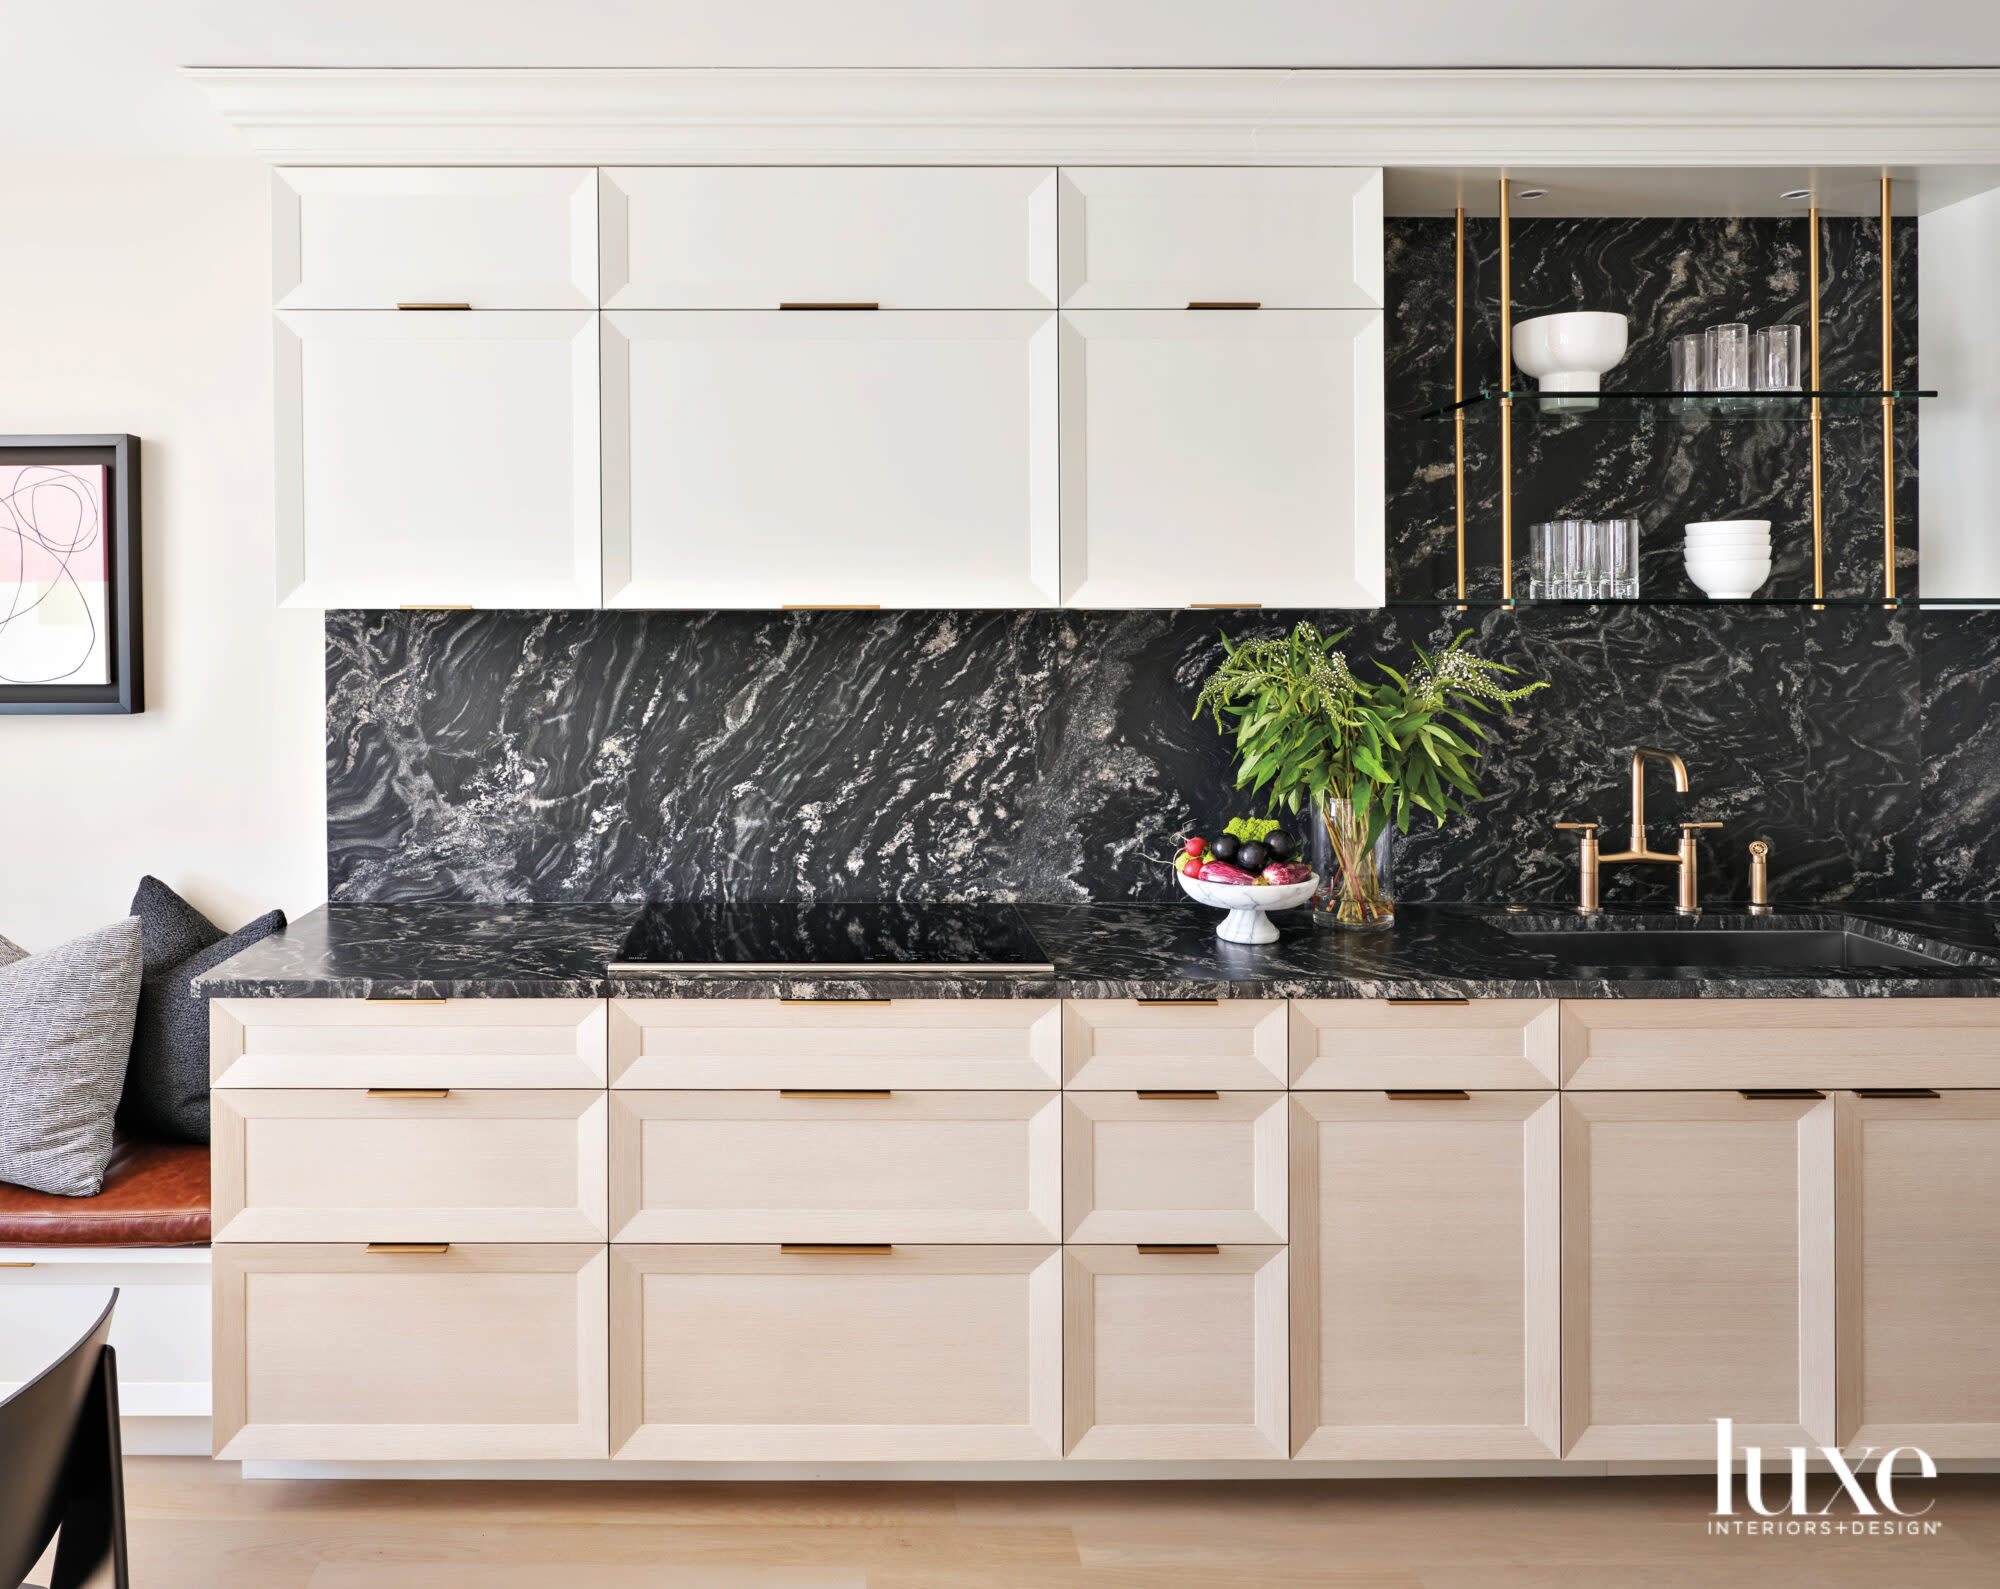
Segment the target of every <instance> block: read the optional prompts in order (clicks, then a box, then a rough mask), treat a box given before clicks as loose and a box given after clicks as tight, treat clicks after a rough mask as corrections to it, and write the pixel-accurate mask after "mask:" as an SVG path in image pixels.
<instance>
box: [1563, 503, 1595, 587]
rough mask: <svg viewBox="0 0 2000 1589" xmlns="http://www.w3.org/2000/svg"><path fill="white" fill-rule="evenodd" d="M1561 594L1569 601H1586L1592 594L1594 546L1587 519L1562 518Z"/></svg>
mask: <svg viewBox="0 0 2000 1589" xmlns="http://www.w3.org/2000/svg"><path fill="white" fill-rule="evenodd" d="M1562 529H1563V595H1564V596H1566V597H1568V598H1569V600H1571V601H1588V600H1590V598H1591V594H1592V589H1591V587H1592V574H1591V562H1592V558H1593V554H1594V553H1595V551H1596V548H1595V547H1594V546H1593V545H1592V543H1591V523H1590V520H1588V519H1564V520H1563V521H1562Z"/></svg>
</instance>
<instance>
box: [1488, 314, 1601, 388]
mask: <svg viewBox="0 0 2000 1589" xmlns="http://www.w3.org/2000/svg"><path fill="white" fill-rule="evenodd" d="M1624 357H1625V317H1624V316H1623V315H1622V314H1608V313H1605V312H1603V311H1601V310H1595V309H1586V310H1579V311H1577V312H1575V313H1573V314H1545V315H1537V316H1536V317H1535V318H1534V319H1532V320H1523V321H1522V322H1521V323H1520V324H1519V325H1517V326H1515V327H1514V363H1515V364H1516V365H1517V366H1519V368H1520V370H1521V373H1522V374H1524V375H1532V376H1533V377H1534V378H1535V380H1536V383H1537V384H1538V385H1539V386H1540V387H1541V389H1542V390H1543V391H1545V392H1594V391H1596V390H1597V383H1598V382H1599V381H1600V380H1602V379H1603V376H1604V372H1605V371H1606V370H1610V369H1615V368H1616V367H1617V365H1618V361H1619V360H1620V359H1622V358H1624Z"/></svg>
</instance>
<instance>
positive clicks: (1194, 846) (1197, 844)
mask: <svg viewBox="0 0 2000 1589" xmlns="http://www.w3.org/2000/svg"><path fill="white" fill-rule="evenodd" d="M1181 848H1182V849H1183V850H1185V851H1186V852H1187V853H1188V854H1189V855H1192V856H1193V857H1194V858H1195V859H1196V860H1200V859H1201V857H1202V856H1204V855H1206V854H1207V853H1208V840H1207V839H1189V840H1188V841H1187V843H1186V844H1184V845H1182V846H1181Z"/></svg>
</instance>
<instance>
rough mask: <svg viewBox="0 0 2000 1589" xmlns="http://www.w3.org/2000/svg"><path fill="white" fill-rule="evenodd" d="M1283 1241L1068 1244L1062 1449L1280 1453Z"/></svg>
mask: <svg viewBox="0 0 2000 1589" xmlns="http://www.w3.org/2000/svg"><path fill="white" fill-rule="evenodd" d="M1285 1293H1286V1287H1285V1249H1284V1248H1283V1247H1255V1246H1243V1247H1238V1246H1221V1247H1209V1248H1196V1249H1191V1250H1190V1249H1183V1250H1180V1251H1174V1250H1165V1251H1162V1250H1159V1249H1148V1248H1145V1247H1138V1246H1128V1247H1066V1248H1064V1249H1063V1318H1064V1323H1065V1329H1064V1339H1063V1434H1064V1448H1065V1451H1066V1454H1067V1455H1069V1456H1072V1457H1077V1458H1101V1459H1106V1460H1121V1459H1122V1460H1142V1461H1143V1460H1176V1459H1179V1460H1188V1459H1196V1460H1199V1459H1237V1458H1263V1459H1265V1460H1270V1459H1273V1458H1278V1459H1282V1458H1283V1457H1285V1456H1287V1455H1288V1454H1289V1449H1288V1442H1287V1440H1286V1422H1287V1408H1286V1404H1285V1340H1286V1325H1285Z"/></svg>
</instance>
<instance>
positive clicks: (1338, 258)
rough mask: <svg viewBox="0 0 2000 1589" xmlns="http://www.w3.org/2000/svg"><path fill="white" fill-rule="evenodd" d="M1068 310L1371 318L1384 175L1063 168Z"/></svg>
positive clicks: (1320, 169)
mask: <svg viewBox="0 0 2000 1589" xmlns="http://www.w3.org/2000/svg"><path fill="white" fill-rule="evenodd" d="M1062 302H1063V306H1064V307H1065V308H1071V309H1185V308H1186V307H1187V306H1188V305H1189V304H1190V303H1255V304H1262V305H1263V307H1264V308H1266V309H1374V308H1379V307H1380V306H1381V303H1382V173H1381V172H1380V171H1379V170H1376V169H1373V168H1370V167H1345V168H1343V167H1335V166H1285V167H1261V168H1260V167H1249V166H1201V167H1192V166H1065V167H1064V168H1063V172H1062Z"/></svg>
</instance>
